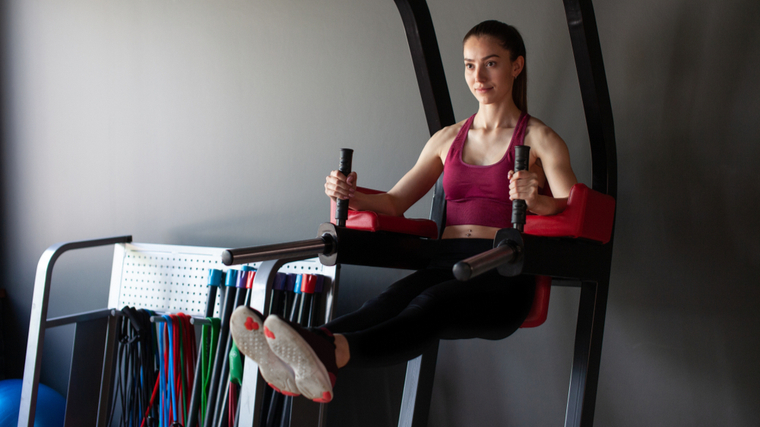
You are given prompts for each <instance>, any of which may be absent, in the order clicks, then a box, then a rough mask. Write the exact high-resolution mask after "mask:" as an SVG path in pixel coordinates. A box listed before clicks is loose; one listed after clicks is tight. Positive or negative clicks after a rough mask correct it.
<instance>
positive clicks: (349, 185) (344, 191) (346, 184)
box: [325, 170, 357, 200]
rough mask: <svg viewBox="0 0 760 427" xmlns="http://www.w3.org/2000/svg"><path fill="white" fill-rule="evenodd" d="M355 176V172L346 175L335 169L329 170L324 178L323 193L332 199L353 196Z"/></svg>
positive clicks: (344, 198)
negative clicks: (328, 173)
mask: <svg viewBox="0 0 760 427" xmlns="http://www.w3.org/2000/svg"><path fill="white" fill-rule="evenodd" d="M356 178H357V176H356V172H351V173H350V174H348V177H346V176H344V175H343V174H342V173H340V171H337V170H334V171H332V172H330V175H328V176H327V178H326V179H325V194H327V196H328V197H330V198H331V199H333V200H337V199H343V200H347V199H350V198H352V197H354V193H355V192H356Z"/></svg>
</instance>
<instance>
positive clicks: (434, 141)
mask: <svg viewBox="0 0 760 427" xmlns="http://www.w3.org/2000/svg"><path fill="white" fill-rule="evenodd" d="M465 122H467V119H464V120H462V121H461V122H457V123H454V124H453V125H450V126H446V127H444V128H442V129H441V130H439V131H438V132H436V133H435V134H434V135H433V136H432V137H431V138H430V140H429V141H428V143H427V145H428V147H429V148H430V149H433V150H434V151H435V152H436V153H438V154H439V155H442V156H445V155H446V153H448V151H449V148H451V144H452V143H453V142H454V138H456V136H457V134H459V131H460V130H462V126H464V124H465Z"/></svg>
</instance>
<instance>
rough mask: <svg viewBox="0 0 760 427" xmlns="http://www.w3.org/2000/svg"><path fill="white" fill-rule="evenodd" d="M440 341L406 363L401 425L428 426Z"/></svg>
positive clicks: (402, 426)
mask: <svg viewBox="0 0 760 427" xmlns="http://www.w3.org/2000/svg"><path fill="white" fill-rule="evenodd" d="M438 344H439V343H438V342H437V341H436V343H435V344H434V345H432V346H431V347H430V348H429V349H427V350H426V351H425V352H424V353H422V355H421V356H419V357H417V358H416V359H413V360H410V361H409V362H407V364H406V379H405V380H404V395H403V397H402V398H401V413H400V414H399V417H398V426H399V427H427V425H428V415H429V414H430V400H431V398H432V397H433V380H434V379H435V365H436V363H437V362H438Z"/></svg>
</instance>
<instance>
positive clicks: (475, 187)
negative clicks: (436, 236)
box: [443, 113, 530, 228]
mask: <svg viewBox="0 0 760 427" xmlns="http://www.w3.org/2000/svg"><path fill="white" fill-rule="evenodd" d="M474 118H475V115H474V114H473V115H472V117H470V118H469V119H467V121H466V122H465V123H464V125H463V126H462V128H461V129H460V130H459V133H458V134H457V136H456V138H454V142H453V143H452V144H451V148H449V153H448V155H447V156H446V163H444V166H443V190H444V192H445V193H446V225H464V224H473V225H483V226H487V227H497V228H506V227H509V226H510V225H511V224H510V221H511V220H512V201H511V200H509V181H508V180H507V175H508V173H509V171H510V170H513V169H514V168H515V149H514V147H516V146H518V145H523V142H524V140H525V129H526V128H527V126H528V120H529V119H530V115H528V114H526V113H522V114H521V115H520V118H519V119H518V121H517V126H516V127H515V131H514V133H512V140H511V141H510V143H509V147H508V148H507V152H506V153H504V157H502V158H501V160H499V161H498V162H496V163H494V164H492V165H488V166H478V165H470V164H467V163H465V162H464V161H463V160H462V149H463V147H464V143H465V141H466V140H467V133H468V131H469V130H470V126H471V125H472V121H473V119H474Z"/></svg>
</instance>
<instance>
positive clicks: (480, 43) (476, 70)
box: [464, 36, 522, 104]
mask: <svg viewBox="0 0 760 427" xmlns="http://www.w3.org/2000/svg"><path fill="white" fill-rule="evenodd" d="M521 61H522V57H518V58H517V60H515V61H514V62H513V61H511V60H510V54H509V51H508V50H506V49H504V48H503V47H501V45H500V44H499V43H498V42H497V41H496V40H495V39H493V38H492V37H487V36H485V37H470V38H469V39H467V41H466V42H465V43H464V78H465V80H466V81H467V86H469V87H470V91H471V92H472V94H473V95H474V96H475V98H476V99H477V100H478V102H480V103H481V104H493V103H499V102H505V101H506V102H509V101H510V100H511V99H512V84H513V83H514V79H515V77H517V75H518V74H520V71H522V65H521Z"/></svg>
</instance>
